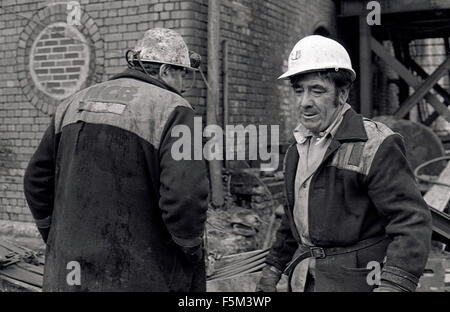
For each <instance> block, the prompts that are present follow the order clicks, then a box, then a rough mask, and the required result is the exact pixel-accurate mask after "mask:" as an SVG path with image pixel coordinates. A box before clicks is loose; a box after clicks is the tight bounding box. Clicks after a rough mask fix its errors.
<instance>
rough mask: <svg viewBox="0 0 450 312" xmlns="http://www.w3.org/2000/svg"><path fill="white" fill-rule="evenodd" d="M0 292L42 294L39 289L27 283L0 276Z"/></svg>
mask: <svg viewBox="0 0 450 312" xmlns="http://www.w3.org/2000/svg"><path fill="white" fill-rule="evenodd" d="M0 291H8V292H23V291H30V292H42V288H41V287H36V286H32V285H29V284H27V283H23V282H20V281H18V280H15V279H12V278H9V277H7V276H0Z"/></svg>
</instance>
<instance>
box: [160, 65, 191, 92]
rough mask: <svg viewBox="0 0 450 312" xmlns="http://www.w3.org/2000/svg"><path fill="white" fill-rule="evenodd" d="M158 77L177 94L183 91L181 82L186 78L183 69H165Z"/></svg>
mask: <svg viewBox="0 0 450 312" xmlns="http://www.w3.org/2000/svg"><path fill="white" fill-rule="evenodd" d="M160 77H162V79H163V80H164V82H165V83H167V84H168V85H169V86H171V87H172V88H174V89H175V90H177V91H178V92H179V93H181V92H182V91H183V80H184V79H185V77H186V70H185V69H184V68H178V67H172V66H171V67H167V70H166V71H165V72H164V74H163V75H161V76H160Z"/></svg>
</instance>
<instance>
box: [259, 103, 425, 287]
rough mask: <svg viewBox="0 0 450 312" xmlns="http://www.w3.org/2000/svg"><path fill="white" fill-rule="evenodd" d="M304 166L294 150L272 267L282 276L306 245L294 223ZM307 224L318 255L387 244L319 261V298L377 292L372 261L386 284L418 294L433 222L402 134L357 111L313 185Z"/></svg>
mask: <svg viewBox="0 0 450 312" xmlns="http://www.w3.org/2000/svg"><path fill="white" fill-rule="evenodd" d="M298 161H299V154H298V152H297V148H296V144H293V145H291V146H290V148H289V149H288V151H287V153H286V157H285V162H284V170H285V183H286V197H287V205H286V207H285V216H284V217H283V220H282V224H281V226H280V228H279V230H278V232H277V238H276V241H275V243H274V245H273V246H272V248H271V251H270V253H269V256H268V257H267V260H266V262H267V263H268V264H270V265H273V266H275V267H277V268H278V269H280V270H284V268H285V267H286V264H287V263H288V262H289V261H291V258H292V256H293V254H294V252H295V250H296V249H297V246H298V242H301V241H300V237H299V234H298V231H297V228H296V226H295V224H294V219H293V207H294V199H295V198H294V184H295V174H296V172H297V164H298ZM308 216H309V220H308V222H309V223H308V224H309V234H310V239H311V241H312V243H313V244H314V245H316V246H319V247H340V246H351V245H354V244H356V243H358V242H359V241H362V240H365V239H369V238H375V237H379V236H380V237H382V236H383V235H386V236H387V237H388V238H387V239H386V240H384V241H382V242H380V243H378V244H376V245H374V246H372V247H369V248H367V249H364V250H359V251H356V252H351V253H349V254H345V255H338V256H330V257H327V258H324V259H316V281H315V290H316V291H370V290H372V289H373V288H374V285H370V284H372V283H367V281H366V278H367V276H368V273H369V272H370V271H371V270H372V269H373V268H370V269H366V266H367V264H368V263H370V262H371V261H376V262H378V263H379V264H380V265H381V266H382V270H381V281H382V283H383V281H387V282H390V283H394V284H395V285H396V286H398V287H401V288H402V289H404V290H410V291H412V290H414V289H415V287H416V283H417V281H418V279H419V277H420V276H421V274H422V272H423V269H424V267H425V264H426V262H427V258H428V254H429V249H430V243H431V215H430V212H429V209H428V206H427V205H426V203H425V202H424V200H423V198H422V196H421V194H420V192H419V190H418V188H417V185H416V182H415V179H414V176H413V174H412V172H411V169H410V166H409V164H408V162H407V160H406V157H405V147H404V143H403V139H402V137H401V136H400V135H399V134H396V133H393V132H392V131H391V130H390V129H389V128H388V127H386V126H385V125H383V124H381V123H379V122H374V121H372V120H369V119H366V118H363V117H362V116H361V115H359V114H357V113H356V112H355V111H354V110H353V109H350V110H349V111H347V112H346V113H345V115H344V118H343V121H342V123H341V125H340V126H339V128H338V130H337V132H336V135H335V136H334V138H333V140H332V142H331V144H330V146H329V148H328V150H327V152H326V154H325V157H324V159H323V161H322V163H321V165H320V166H319V168H318V169H317V171H316V172H315V173H314V175H313V177H312V180H311V183H310V189H309V203H308ZM383 260H385V263H384V265H383ZM372 272H375V271H372ZM375 276H376V275H373V276H371V277H375ZM378 276H380V275H378ZM371 277H369V279H370V278H371ZM374 281H375V279H374Z"/></svg>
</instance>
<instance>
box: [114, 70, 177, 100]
mask: <svg viewBox="0 0 450 312" xmlns="http://www.w3.org/2000/svg"><path fill="white" fill-rule="evenodd" d="M120 78H132V79H137V80H141V81H144V82H147V83H150V84H152V85H155V86H157V87H160V88H163V89H166V90H168V91H170V92H173V93H176V94H178V95H179V96H182V95H181V94H180V93H179V92H178V91H177V90H175V89H174V88H172V87H171V86H169V85H168V84H166V83H164V82H163V81H160V80H158V79H155V78H153V77H151V76H149V75H147V74H145V73H143V72H141V71H139V70H137V69H133V68H127V69H126V70H125V71H123V72H121V73H120V74H117V75H114V76H113V77H111V79H110V80H115V79H120Z"/></svg>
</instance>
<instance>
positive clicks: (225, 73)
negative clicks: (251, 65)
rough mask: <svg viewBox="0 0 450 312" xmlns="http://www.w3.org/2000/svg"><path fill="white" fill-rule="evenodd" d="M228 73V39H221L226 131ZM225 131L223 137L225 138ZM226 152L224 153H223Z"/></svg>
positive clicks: (225, 125)
mask: <svg viewBox="0 0 450 312" xmlns="http://www.w3.org/2000/svg"><path fill="white" fill-rule="evenodd" d="M228 78H229V73H228V41H227V40H224V41H223V129H225V131H226V129H227V128H226V127H227V125H228V122H229V121H228V90H229V89H228V87H229V85H228V84H229V80H228ZM226 137H227V136H226V133H225V139H226ZM225 154H226V153H225ZM224 159H225V168H227V169H228V160H227V159H226V157H225V158H224Z"/></svg>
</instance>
